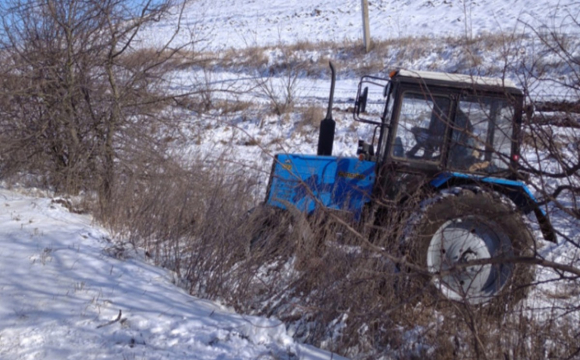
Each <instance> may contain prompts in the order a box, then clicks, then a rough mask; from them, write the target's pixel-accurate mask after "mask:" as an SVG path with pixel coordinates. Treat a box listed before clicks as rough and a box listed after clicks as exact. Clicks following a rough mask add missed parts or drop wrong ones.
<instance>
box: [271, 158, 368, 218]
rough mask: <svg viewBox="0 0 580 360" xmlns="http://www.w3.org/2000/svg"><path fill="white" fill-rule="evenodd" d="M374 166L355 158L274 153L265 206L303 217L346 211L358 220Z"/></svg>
mask: <svg viewBox="0 0 580 360" xmlns="http://www.w3.org/2000/svg"><path fill="white" fill-rule="evenodd" d="M375 167H376V163H375V162H373V161H361V160H359V159H356V158H346V157H344V158H343V157H334V156H316V155H293V154H278V155H276V158H275V160H274V168H273V170H272V174H271V178H270V186H269V187H268V194H267V200H266V203H267V204H268V205H271V206H275V207H279V208H282V209H287V208H288V206H294V207H296V208H297V209H298V210H300V211H301V212H304V213H307V214H310V213H312V212H313V211H314V210H316V209H317V208H320V207H326V208H330V209H336V210H346V211H349V212H351V213H352V214H353V215H354V217H355V218H356V219H358V218H359V217H360V214H361V212H362V208H363V206H364V204H365V203H368V202H370V200H371V194H372V191H373V185H374V183H375V177H376V175H375Z"/></svg>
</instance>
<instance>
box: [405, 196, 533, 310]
mask: <svg viewBox="0 0 580 360" xmlns="http://www.w3.org/2000/svg"><path fill="white" fill-rule="evenodd" d="M422 207H423V210H422V211H420V212H418V213H417V214H415V216H412V217H411V219H410V227H411V229H410V231H409V232H408V234H409V236H407V237H406V240H405V248H406V249H407V251H408V255H409V257H410V258H409V260H410V261H412V262H413V263H415V264H416V265H419V266H421V267H424V268H426V269H427V270H428V272H429V273H431V276H427V277H428V278H429V281H430V285H431V288H434V289H436V290H437V292H438V293H439V294H440V295H442V296H443V297H444V298H446V299H449V300H453V301H458V302H462V303H467V304H469V305H482V304H486V305H489V304H492V303H495V304H496V305H498V306H505V305H508V304H514V303H516V302H518V301H519V300H521V299H522V298H523V297H525V295H526V293H527V289H528V288H529V285H530V284H531V282H532V281H533V278H534V276H533V272H532V268H531V266H529V265H526V264H523V263H518V262H516V261H514V258H515V257H521V256H524V257H529V256H533V254H534V251H533V249H534V239H533V236H532V234H531V233H530V231H529V230H528V228H527V226H526V224H525V221H524V220H523V217H522V214H521V213H520V212H518V211H517V209H516V208H515V206H514V205H513V203H511V201H509V200H508V199H506V198H504V197H502V196H500V195H499V194H496V193H492V192H486V191H483V190H482V189H479V188H469V189H466V188H461V189H455V191H452V192H449V193H446V194H440V195H439V196H437V197H436V198H434V199H429V200H428V201H424V202H423V206H422ZM470 261H479V263H478V264H474V265H468V264H467V263H468V262H470Z"/></svg>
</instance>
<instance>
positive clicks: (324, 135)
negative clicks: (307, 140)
mask: <svg viewBox="0 0 580 360" xmlns="http://www.w3.org/2000/svg"><path fill="white" fill-rule="evenodd" d="M328 63H329V64H330V71H331V73H332V80H331V82H330V97H329V99H328V110H327V111H326V117H325V118H324V120H322V122H321V123H320V133H319V134H318V152H317V154H318V155H323V156H330V155H332V145H333V144H334V128H335V127H336V122H335V121H334V120H332V103H333V101H334V84H335V83H336V71H335V70H334V65H332V62H331V61H329V62H328Z"/></svg>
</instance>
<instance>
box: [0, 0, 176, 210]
mask: <svg viewBox="0 0 580 360" xmlns="http://www.w3.org/2000/svg"><path fill="white" fill-rule="evenodd" d="M171 6H172V2H171V1H160V2H155V4H154V5H153V4H152V3H151V2H144V3H142V4H140V6H137V7H134V6H128V5H127V4H126V3H125V2H123V1H121V2H102V1H78V0H68V1H52V0H47V1H40V0H22V1H21V0H11V1H8V2H4V3H3V4H2V5H1V6H0V11H1V12H2V15H3V16H2V28H1V30H0V31H1V32H2V35H1V36H0V37H1V40H0V42H1V45H2V56H3V60H4V61H2V64H1V67H2V81H3V84H5V86H4V90H3V91H2V93H1V94H0V96H1V97H2V100H0V103H1V104H2V107H1V108H0V112H1V118H2V120H1V121H0V129H1V131H0V137H1V144H2V145H1V153H2V155H0V156H1V160H2V173H3V176H6V175H9V174H19V173H22V172H24V173H31V174H36V175H37V176H39V177H40V178H41V180H42V181H43V182H44V184H43V185H45V186H47V187H51V188H52V189H54V190H56V191H57V192H62V193H71V194H76V193H78V192H80V191H88V192H97V193H98V194H99V201H100V203H101V206H102V208H103V214H104V213H106V209H107V208H108V205H109V204H110V203H111V201H112V188H113V187H114V186H115V184H114V183H115V181H116V179H117V177H119V176H123V175H122V174H123V173H124V172H125V170H126V169H127V168H130V166H128V164H130V160H129V159H131V158H136V153H139V154H140V156H141V155H143V154H144V153H146V152H147V151H151V152H152V153H155V152H156V150H157V149H156V146H158V145H159V143H160V142H159V139H157V138H156V136H155V135H152V134H153V133H154V129H156V128H157V129H159V128H160V127H169V125H170V123H171V121H170V119H169V118H167V117H164V116H163V115H162V114H163V113H162V112H161V111H160V110H161V109H163V108H164V107H165V106H167V105H168V97H167V96H166V95H165V94H163V92H162V91H161V90H160V89H161V88H162V86H163V85H164V80H163V78H164V76H165V75H166V74H167V72H168V71H169V70H171V69H172V68H173V67H174V65H175V63H173V62H172V61H171V59H172V55H173V54H175V53H176V52H177V51H178V49H172V50H169V49H168V48H167V47H165V48H161V49H156V50H139V51H136V52H135V51H133V48H132V44H133V42H134V41H135V36H136V35H137V34H138V33H139V32H140V30H141V28H142V27H144V26H146V25H148V24H150V23H152V22H154V21H157V20H158V19H159V18H162V17H164V16H165V15H167V14H168V12H169V10H170V8H171ZM129 19H131V20H130V21H129ZM137 144H138V145H139V146H137Z"/></svg>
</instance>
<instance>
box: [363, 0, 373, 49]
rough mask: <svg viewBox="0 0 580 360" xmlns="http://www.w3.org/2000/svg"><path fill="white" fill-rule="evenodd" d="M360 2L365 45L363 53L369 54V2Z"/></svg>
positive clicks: (364, 0)
mask: <svg viewBox="0 0 580 360" xmlns="http://www.w3.org/2000/svg"><path fill="white" fill-rule="evenodd" d="M361 1H362V6H361V7H362V20H363V40H364V43H365V51H366V52H369V51H370V50H371V31H370V30H369V2H368V0H361Z"/></svg>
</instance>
